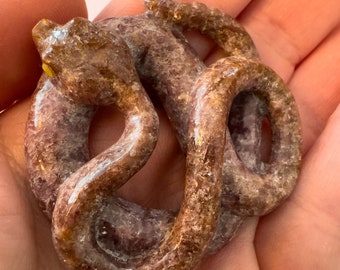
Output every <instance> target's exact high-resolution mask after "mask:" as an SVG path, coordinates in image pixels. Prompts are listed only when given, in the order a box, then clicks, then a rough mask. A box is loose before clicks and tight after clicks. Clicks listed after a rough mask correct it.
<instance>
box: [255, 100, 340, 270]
mask: <svg viewBox="0 0 340 270" xmlns="http://www.w3.org/2000/svg"><path fill="white" fill-rule="evenodd" d="M339 137H340V105H339V106H338V108H337V110H336V111H335V112H334V114H333V115H332V117H331V118H330V119H329V121H328V123H327V126H326V128H325V130H324V131H323V133H322V135H321V136H320V137H319V139H318V140H317V141H316V143H315V144H314V145H313V147H312V148H311V150H310V151H309V152H308V154H307V155H306V159H305V161H304V164H303V168H302V171H301V177H300V180H299V183H298V185H297V187H296V190H295V191H294V193H293V194H292V196H291V197H290V198H289V200H288V201H287V203H285V204H284V205H282V207H281V208H280V209H278V210H277V211H275V212H274V213H273V214H271V215H269V216H268V217H267V218H264V219H263V220H262V221H261V222H260V226H259V229H258V231H257V233H256V236H257V237H256V241H255V243H256V250H257V253H258V258H259V260H260V266H261V269H340V261H339V256H338V255H339V253H340V242H339V238H340V232H339V226H340V213H339V211H338V206H339V204H340V182H339V179H340V144H339ZM315 254H317V256H315Z"/></svg>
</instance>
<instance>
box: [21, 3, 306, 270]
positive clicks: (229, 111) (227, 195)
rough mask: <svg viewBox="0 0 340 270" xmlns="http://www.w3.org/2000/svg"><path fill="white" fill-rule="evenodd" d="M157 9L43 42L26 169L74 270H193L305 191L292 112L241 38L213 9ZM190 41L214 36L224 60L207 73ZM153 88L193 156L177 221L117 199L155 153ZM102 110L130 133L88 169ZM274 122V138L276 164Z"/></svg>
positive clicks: (47, 31)
mask: <svg viewBox="0 0 340 270" xmlns="http://www.w3.org/2000/svg"><path fill="white" fill-rule="evenodd" d="M145 2H146V6H147V8H148V11H147V12H146V13H145V14H142V15H138V16H128V17H117V18H110V19H106V20H104V21H100V22H97V23H95V24H94V23H91V22H89V21H87V20H85V19H81V18H75V19H73V20H72V21H70V22H68V23H67V24H65V25H62V26H61V25H57V24H55V23H53V22H51V21H48V20H42V21H40V22H39V23H38V24H37V25H36V26H35V28H34V29H33V37H34V40H35V43H36V45H37V48H38V51H39V53H40V55H41V58H42V61H43V69H44V70H45V74H44V75H43V76H42V77H41V79H40V81H39V84H38V87H37V90H36V92H35V95H34V98H33V102H32V107H31V111H30V114H29V119H28V123H27V129H26V138H25V149H26V159H27V166H28V170H29V174H30V181H31V186H32V190H33V192H34V194H35V196H36V197H37V199H38V200H39V202H40V204H41V207H42V209H43V211H44V212H45V213H46V215H47V216H48V217H50V218H52V231H53V239H54V243H55V247H56V249H57V251H58V253H59V255H60V257H61V259H62V261H63V262H64V263H65V265H66V266H67V267H68V268H69V269H192V268H193V267H194V266H195V265H197V264H198V263H199V261H200V260H201V258H202V257H203V256H205V255H206V254H209V253H213V252H216V251H218V250H219V249H220V248H221V247H222V246H223V245H225V244H226V243H227V242H228V240H229V239H230V238H231V237H232V236H233V235H234V234H235V232H236V231H237V228H238V227H239V226H240V224H241V223H242V222H243V220H244V219H245V218H246V217H247V216H253V215H263V214H266V213H268V212H269V211H271V210H272V209H274V208H275V207H276V206H277V205H278V204H279V203H281V202H282V201H283V200H284V199H285V198H286V197H287V196H288V195H289V194H290V192H291V191H292V189H293V187H294V185H295V182H296V179H297V177H298V169H299V164H300V159H301V154H300V145H301V134H300V133H301V131H300V124H299V117H298V112H297V108H296V105H295V102H294V99H293V97H292V95H291V93H290V91H289V90H288V89H287V87H286V86H285V84H284V82H283V81H282V80H281V79H280V78H279V77H278V76H277V75H276V74H275V73H274V72H273V71H272V70H271V69H270V68H268V67H266V66H265V65H263V64H262V63H261V62H260V60H259V59H258V56H257V52H256V49H255V46H254V44H253V42H252V40H251V38H250V37H249V35H248V34H247V33H246V32H245V30H244V29H243V27H242V26H241V25H239V24H238V23H237V22H236V21H235V20H234V19H232V18H231V17H230V16H228V15H226V14H223V13H222V12H220V11H218V10H212V9H209V8H207V7H206V6H204V5H202V4H197V3H196V4H177V3H174V2H172V1H170V0H146V1H145ZM181 27H186V28H190V29H197V30H199V31H201V32H202V33H203V34H207V35H210V37H211V38H212V39H213V40H214V41H215V42H216V43H217V44H218V45H219V46H220V47H221V48H222V49H223V50H224V51H225V53H226V57H225V58H222V59H220V60H218V61H217V62H216V63H215V64H213V65H211V66H210V67H206V66H205V64H204V63H203V62H202V61H201V60H200V59H199V58H198V57H197V55H196V52H195V51H194V50H193V49H192V48H191V47H190V45H189V44H188V42H187V41H186V40H185V37H184V36H183V34H182V32H181ZM141 82H143V83H147V85H148V86H150V88H151V89H152V90H153V91H155V92H156V93H157V96H158V98H159V99H160V101H161V102H162V104H163V107H164V109H165V111H166V113H167V115H168V117H169V119H170V121H171V123H172V125H173V127H174V130H175V132H176V135H177V138H178V140H179V143H180V145H181V147H182V150H183V151H184V152H185V153H186V175H185V191H184V197H183V202H182V205H181V208H180V210H179V211H178V212H177V213H174V212H171V211H166V210H158V209H148V208H143V207H141V206H139V205H136V204H134V203H132V202H129V201H126V200H124V199H122V198H119V197H117V195H115V191H116V190H117V189H118V188H120V187H121V186H122V185H124V184H125V183H126V182H127V181H128V180H129V179H130V178H131V177H132V176H133V175H134V174H135V173H136V172H138V171H139V170H140V168H141V167H142V166H143V165H144V164H145V163H146V161H147V160H148V158H149V157H150V155H151V153H152V151H153V149H154V147H155V144H156V142H157V137H158V126H159V123H158V121H159V120H158V117H157V114H156V112H155V109H154V107H153V104H152V102H151V100H150V98H149V97H148V95H147V93H146V91H145V90H144V88H143V86H142V83H141ZM98 106H114V107H116V108H117V109H118V110H119V111H121V112H122V113H123V114H124V116H125V129H124V132H123V134H122V136H121V138H120V139H119V140H118V141H117V142H116V143H115V144H114V145H112V146H111V147H109V148H108V149H107V150H105V151H104V152H102V153H101V154H99V155H98V156H96V157H94V158H93V159H91V160H90V158H89V152H88V146H87V144H88V131H89V127H90V124H91V120H92V118H93V116H94V114H95V111H96V108H97V107H98ZM263 119H268V120H269V122H270V124H271V135H272V144H271V152H270V157H269V158H268V159H267V160H264V159H263V158H261V145H262V142H261V137H262V135H261V133H262V122H263ZM227 120H228V121H227Z"/></svg>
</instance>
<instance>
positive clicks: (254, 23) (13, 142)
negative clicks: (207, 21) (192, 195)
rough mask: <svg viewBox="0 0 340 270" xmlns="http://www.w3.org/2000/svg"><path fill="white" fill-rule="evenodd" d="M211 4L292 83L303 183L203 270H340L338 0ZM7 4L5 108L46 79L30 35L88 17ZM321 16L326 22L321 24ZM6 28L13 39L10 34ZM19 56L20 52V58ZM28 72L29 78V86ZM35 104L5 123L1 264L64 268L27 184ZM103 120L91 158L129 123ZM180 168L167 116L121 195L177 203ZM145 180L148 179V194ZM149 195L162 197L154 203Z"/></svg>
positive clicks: (208, 47) (74, 8) (128, 4)
mask: <svg viewBox="0 0 340 270" xmlns="http://www.w3.org/2000/svg"><path fill="white" fill-rule="evenodd" d="M40 2H41V3H40ZM204 2H205V3H206V4H207V5H209V6H216V7H218V8H220V9H222V10H224V11H225V12H228V13H230V14H232V15H234V16H239V17H238V18H239V21H240V22H241V23H242V24H243V25H244V26H245V27H246V29H247V30H248V31H249V33H250V35H251V36H252V37H253V38H254V41H255V43H256V45H257V48H258V50H259V52H260V56H261V58H262V60H263V61H264V62H265V63H266V64H267V65H269V66H271V67H272V68H273V69H274V70H275V71H276V72H277V73H278V74H279V75H280V76H281V77H283V78H284V80H285V81H286V82H287V83H288V85H289V87H290V88H291V90H292V92H293V94H294V96H295V98H296V100H297V104H298V106H299V110H300V114H301V119H302V129H303V142H304V147H303V152H304V157H303V166H302V171H301V175H300V179H299V183H298V185H297V187H296V189H295V191H294V193H293V194H292V195H291V197H290V198H289V199H288V200H287V201H286V202H285V203H284V204H283V205H282V206H281V207H280V208H278V209H277V210H276V211H274V212H273V213H272V214H270V215H268V216H266V217H264V218H261V219H260V220H257V219H255V218H254V219H250V220H248V221H247V222H246V223H245V224H244V226H243V228H242V229H241V232H240V233H239V235H238V236H237V237H236V238H235V239H234V240H233V241H232V242H231V243H230V245H228V246H227V247H226V248H224V249H223V250H222V251H220V252H219V253H218V254H216V255H215V256H213V257H211V258H209V259H207V260H206V261H205V262H203V264H202V265H201V266H200V268H199V269H226V268H227V269H258V268H261V269H337V268H339V267H340V262H339V259H338V254H339V252H340V241H339V238H340V232H339V230H338V228H339V226H340V214H339V213H338V211H337V210H336V209H337V206H338V205H339V203H340V194H338V193H339V190H340V187H339V184H338V183H337V182H338V181H336V180H337V179H339V177H340V169H339V168H340V166H339V165H340V154H339V153H340V149H338V148H339V147H340V146H339V143H338V141H339V139H338V138H339V136H340V107H339V106H338V105H339V101H340V79H339V78H340V76H339V75H338V74H339V69H338V66H339V64H338V63H339V61H340V52H339V50H337V48H338V47H339V44H340V38H339V36H340V35H339V33H340V26H339V25H340V19H339V17H338V14H337V11H338V10H339V8H340V4H339V3H338V1H336V0H333V1H327V2H326V3H325V2H324V1H306V0H301V1H299V2H296V1H283V0H282V1H281V0H279V1H275V2H270V3H269V1H265V0H264V1H256V2H254V3H251V4H249V3H248V1H228V2H225V1H223V2H222V1H212V0H211V1H204ZM10 3H11V2H10V1H2V2H1V6H2V7H3V8H2V9H1V10H4V11H5V12H6V14H7V16H1V18H3V19H2V20H4V22H3V23H2V24H0V32H1V33H4V34H2V35H1V39H2V40H1V44H2V46H3V47H2V48H3V50H1V59H4V60H3V61H2V65H1V68H2V70H1V71H2V72H1V73H0V74H1V77H0V85H1V88H2V89H1V101H2V102H3V103H1V106H2V108H5V107H6V106H7V105H8V104H10V103H11V102H12V101H14V100H15V99H17V98H18V97H24V96H28V95H29V94H30V93H31V92H32V91H33V90H34V87H35V86H34V83H31V84H30V83H28V82H30V81H32V82H34V81H36V79H37V78H38V77H39V75H40V71H38V70H37V69H36V70H35V67H36V66H39V59H38V55H37V54H36V53H35V49H34V48H33V44H32V43H31V38H30V29H31V28H32V26H33V25H34V24H35V23H36V21H37V20H39V19H40V18H41V17H50V18H51V19H52V20H56V21H58V22H60V23H63V22H65V21H67V20H69V19H70V18H71V17H74V16H79V15H83V16H85V15H86V12H85V9H84V4H83V3H81V2H80V1H73V2H72V5H71V6H70V4H69V1H55V3H54V4H53V5H51V4H50V3H51V2H50V3H49V8H47V7H46V6H44V5H43V4H42V3H43V1H38V0H36V3H35V4H34V5H31V1H21V3H23V7H24V8H21V9H20V12H21V13H23V14H30V16H27V15H26V16H19V18H20V20H18V16H17V15H18V13H16V9H15V6H14V5H13V4H10ZM28 3H30V4H28ZM52 3H53V2H52ZM51 6H52V7H53V8H50V7H51ZM66 6H68V8H67V9H66V8H65V7H66ZM302 7H303V8H302ZM24 10H25V12H24ZM142 10H143V6H142V1H136V0H131V1H129V0H127V1H124V2H122V3H117V2H116V1H113V2H112V4H111V5H109V6H108V7H107V8H106V10H104V11H103V12H102V13H101V15H100V17H101V18H105V17H108V16H117V15H120V14H122V15H123V14H124V15H126V14H134V13H140V12H142ZM11 14H13V15H11ZM14 14H15V15H14ZM316 17H318V18H326V19H324V20H321V19H320V20H315V19H314V18H316ZM5 18H6V19H5ZM9 25H11V28H10V29H13V30H12V31H13V32H12V34H9V33H8V26H9ZM15 27H17V28H18V30H17V31H15V29H14V28H15ZM18 31H22V32H18ZM18 33H22V34H18ZM4 36H6V38H5V39H4ZM189 38H190V40H191V41H192V43H193V44H194V46H195V47H196V48H197V51H198V52H199V54H200V55H201V57H202V58H203V59H205V60H206V62H208V63H210V62H212V61H214V59H216V58H217V57H218V55H219V50H216V47H214V45H213V44H212V43H211V42H210V41H209V40H206V39H204V38H202V37H200V36H198V35H195V34H192V33H191V34H190V35H189ZM28 44H30V45H28ZM195 44H196V45H195ZM13 51H16V52H18V54H16V55H15V56H14V55H13ZM11 52H12V53H11ZM34 55H36V56H34ZM5 63H6V64H5ZM22 74H24V75H25V76H29V78H27V80H26V79H24V80H23V79H22V78H23V77H21V76H23V75H22ZM8 78H16V80H14V79H13V80H9V79H8ZM28 107H29V102H28V100H27V99H25V100H23V101H21V102H18V103H16V105H15V106H12V107H11V108H10V109H8V110H7V111H6V112H5V113H3V114H2V115H1V117H0V131H1V134H0V136H1V137H0V142H1V145H0V147H1V149H0V152H1V156H0V172H1V175H0V205H1V207H0V243H1V244H0V247H1V248H0V262H1V263H0V266H1V267H0V268H4V269H47V268H48V269H63V268H62V266H61V264H60V263H59V262H58V259H57V257H56V254H55V252H54V250H53V246H52V242H51V239H50V237H51V233H50V228H49V226H50V225H49V223H48V221H47V219H46V218H45V217H44V216H43V214H42V213H41V212H40V211H39V209H38V207H37V204H36V202H35V200H34V198H33V196H32V194H31V191H30V189H29V187H28V186H27V180H26V173H25V165H24V157H23V134H24V126H25V122H26V117H27V111H28ZM104 116H105V117H104ZM160 116H163V114H162V112H160ZM96 117H97V118H96V121H95V124H94V126H93V127H92V133H91V137H90V144H91V151H92V154H93V155H94V154H96V153H98V152H100V151H101V150H103V149H105V148H106V147H107V146H108V145H110V144H112V142H113V141H114V140H115V139H117V138H118V137H119V135H120V133H119V131H120V130H122V125H123V120H122V118H121V117H120V116H119V114H117V113H115V112H113V111H109V112H106V111H102V112H101V113H99V114H98V115H97V116H96ZM112 125H115V126H116V127H117V130H118V131H117V133H116V134H111V133H109V132H108V129H111V127H109V126H112ZM108 134H110V135H108ZM164 153H166V155H165V154H164ZM183 171H184V157H183V156H182V154H181V152H180V150H179V146H178V144H177V142H176V140H175V136H174V134H173V133H172V131H171V129H170V126H169V124H168V122H167V121H166V120H165V117H161V126H160V139H159V142H158V144H157V146H156V152H155V153H154V154H153V156H152V157H151V160H150V162H148V164H147V165H146V167H145V168H144V169H143V170H142V171H141V172H140V173H138V174H137V175H136V176H135V177H134V179H132V180H131V181H130V182H129V184H128V185H126V186H125V187H124V188H123V189H122V190H121V195H122V196H124V197H125V198H128V199H130V200H133V201H135V202H138V203H140V204H143V205H145V206H153V207H156V206H157V207H166V208H172V207H176V206H177V205H178V204H179V201H178V199H179V198H180V197H181V190H182V188H183V183H182V182H177V180H176V179H178V178H181V177H182V175H183ZM159 175H163V179H164V181H162V182H161V183H159V182H156V181H157V179H159ZM164 176H165V177H164ZM144 179H148V182H145V181H144ZM139 181H143V189H141V188H140V186H139V185H138V182H139ZM155 190H157V191H159V192H155ZM151 193H152V194H157V196H154V197H151V196H150V195H149V194H151ZM18 254H19V256H18ZM315 254H318V256H315Z"/></svg>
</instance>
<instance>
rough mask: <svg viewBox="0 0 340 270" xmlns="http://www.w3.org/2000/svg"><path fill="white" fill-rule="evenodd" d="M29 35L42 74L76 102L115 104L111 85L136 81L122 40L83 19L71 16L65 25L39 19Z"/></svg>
mask: <svg viewBox="0 0 340 270" xmlns="http://www.w3.org/2000/svg"><path fill="white" fill-rule="evenodd" d="M32 36H33V40H34V42H35V44H36V47H37V50H38V51H39V54H40V57H41V60H42V68H43V70H44V71H45V73H46V74H47V75H48V76H49V77H51V79H52V81H54V82H55V83H58V84H61V87H58V89H60V91H63V92H64V94H66V95H67V96H69V97H71V98H72V99H73V100H75V101H77V102H80V103H83V104H95V105H109V104H112V103H115V100H116V99H117V91H115V90H114V88H117V87H120V88H127V87H128V86H129V85H130V86H131V85H132V84H133V82H135V81H136V80H138V79H136V78H137V76H136V72H135V69H134V64H133V60H132V57H131V55H130V51H129V49H128V47H127V45H126V43H125V41H123V40H122V39H121V38H120V37H118V36H117V35H115V34H114V33H113V32H111V31H107V30H102V29H99V28H98V27H97V26H96V25H95V24H94V23H92V22H90V21H89V20H87V19H84V18H74V19H72V20H71V21H69V22H68V23H66V24H65V25H59V24H56V23H54V22H52V21H50V20H47V19H43V20H41V21H40V22H38V24H37V25H36V26H35V27H34V28H33V30H32Z"/></svg>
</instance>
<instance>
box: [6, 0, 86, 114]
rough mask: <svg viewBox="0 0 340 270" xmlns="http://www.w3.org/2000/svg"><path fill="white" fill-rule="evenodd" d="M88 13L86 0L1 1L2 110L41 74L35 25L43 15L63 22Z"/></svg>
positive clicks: (25, 94)
mask: <svg viewBox="0 0 340 270" xmlns="http://www.w3.org/2000/svg"><path fill="white" fill-rule="evenodd" d="M75 16H86V6H85V3H84V1H83V0H75V1H67V0H51V1H48V2H46V1H43V0H33V1H32V0H23V1H20V2H13V1H9V0H7V1H6V0H5V1H2V2H1V9H0V20H1V22H0V33H1V35H0V44H1V50H0V59H1V65H0V86H1V89H0V110H1V109H4V108H6V107H7V106H8V105H10V104H11V103H12V102H13V101H14V100H16V99H21V98H23V97H25V96H27V95H29V94H30V93H31V92H32V91H33V90H34V88H35V84H36V81H37V78H38V76H39V74H40V63H39V57H38V53H37V52H36V50H35V48H34V45H33V42H32V38H31V30H32V27H33V26H34V25H35V24H36V23H37V22H38V21H39V20H40V19H42V18H49V19H51V20H55V21H57V22H60V23H63V22H65V21H67V20H69V19H70V18H72V17H75Z"/></svg>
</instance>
